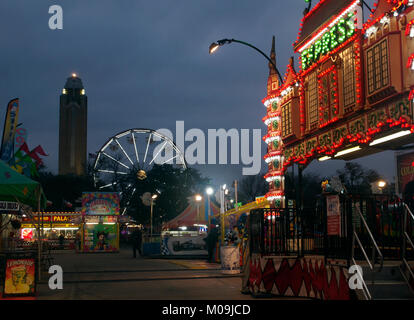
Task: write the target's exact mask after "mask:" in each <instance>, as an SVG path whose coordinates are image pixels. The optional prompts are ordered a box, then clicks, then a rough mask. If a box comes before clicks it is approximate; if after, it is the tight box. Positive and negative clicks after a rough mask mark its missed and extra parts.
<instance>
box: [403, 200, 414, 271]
mask: <svg viewBox="0 0 414 320" xmlns="http://www.w3.org/2000/svg"><path fill="white" fill-rule="evenodd" d="M403 204H404V207H405V210H404V226H403V228H404V229H403V231H404V237H403V248H402V262H403V263H404V265H405V267H406V268H407V270H408V272H409V273H410V275H411V277H412V278H413V279H414V272H413V270H412V269H411V266H410V265H409V263H408V261H407V259H406V253H407V251H406V250H407V242H408V244H409V245H410V246H411V248H412V249H413V250H414V243H413V241H412V240H411V237H410V235H409V234H408V233H407V224H408V221H407V220H408V217H409V216H410V217H411V220H412V221H413V222H414V214H413V213H412V212H411V209H410V208H409V207H408V205H407V204H406V203H405V202H403ZM408 214H409V215H408Z"/></svg>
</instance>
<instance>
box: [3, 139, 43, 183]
mask: <svg viewBox="0 0 414 320" xmlns="http://www.w3.org/2000/svg"><path fill="white" fill-rule="evenodd" d="M38 154H40V155H45V156H47V154H46V152H45V151H44V150H43V148H42V147H41V146H40V145H39V146H37V147H36V148H34V149H33V150H32V151H30V150H29V147H28V146H27V144H26V142H25V143H23V145H22V146H21V147H20V149H19V150H18V151H17V152H16V153H15V155H14V159H13V160H14V161H13V164H12V165H11V166H12V167H13V168H15V169H16V170H17V171H18V172H20V173H21V174H24V175H25V176H27V177H29V178H31V177H38V176H39V172H38V169H39V167H40V166H41V165H42V164H43V161H42V159H41V158H40V157H39V155H38Z"/></svg>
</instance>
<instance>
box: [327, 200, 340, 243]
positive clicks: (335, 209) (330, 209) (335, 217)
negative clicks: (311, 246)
mask: <svg viewBox="0 0 414 320" xmlns="http://www.w3.org/2000/svg"><path fill="white" fill-rule="evenodd" d="M326 207H327V220H328V221H327V226H328V227H327V229H328V236H340V235H341V207H340V203H339V196H327V197H326Z"/></svg>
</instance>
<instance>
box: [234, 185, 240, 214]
mask: <svg viewBox="0 0 414 320" xmlns="http://www.w3.org/2000/svg"><path fill="white" fill-rule="evenodd" d="M234 193H235V195H234V196H235V198H236V211H239V201H238V199H237V180H234Z"/></svg>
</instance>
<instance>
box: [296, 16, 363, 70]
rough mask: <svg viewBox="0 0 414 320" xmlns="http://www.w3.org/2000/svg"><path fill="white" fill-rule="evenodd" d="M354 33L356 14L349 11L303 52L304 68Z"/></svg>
mask: <svg viewBox="0 0 414 320" xmlns="http://www.w3.org/2000/svg"><path fill="white" fill-rule="evenodd" d="M354 34H355V15H354V14H353V13H349V14H348V15H347V17H346V18H342V19H340V20H339V22H338V23H337V24H335V25H333V26H332V27H331V28H330V29H329V30H328V31H326V32H325V33H324V34H323V35H322V36H321V38H319V40H317V41H315V43H314V44H313V45H312V46H310V47H309V48H308V49H306V50H304V51H303V52H302V54H301V60H302V70H306V69H308V68H309V67H310V66H311V65H313V64H314V63H315V62H318V61H319V59H320V58H321V57H322V56H324V55H326V54H328V53H329V52H331V51H332V50H334V49H336V48H337V47H338V46H339V45H341V44H342V43H344V42H345V41H346V40H348V39H349V38H351V37H352V36H353V35H354Z"/></svg>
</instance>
